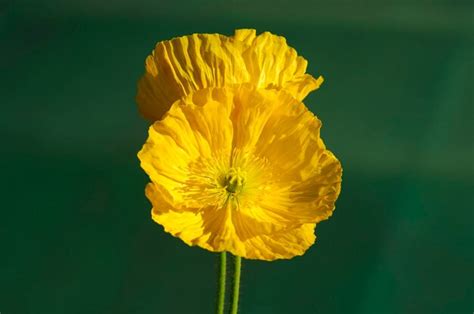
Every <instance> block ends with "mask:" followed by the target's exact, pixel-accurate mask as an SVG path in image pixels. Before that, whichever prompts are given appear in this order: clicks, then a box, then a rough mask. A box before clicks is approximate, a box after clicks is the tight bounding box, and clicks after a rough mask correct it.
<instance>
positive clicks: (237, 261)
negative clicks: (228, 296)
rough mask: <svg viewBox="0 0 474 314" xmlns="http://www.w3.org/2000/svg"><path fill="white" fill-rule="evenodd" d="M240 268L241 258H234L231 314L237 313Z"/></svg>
mask: <svg viewBox="0 0 474 314" xmlns="http://www.w3.org/2000/svg"><path fill="white" fill-rule="evenodd" d="M241 268H242V258H241V257H240V256H236V257H235V264H234V290H233V292H232V310H231V313H232V314H237V312H238V311H239V290H240V270H241Z"/></svg>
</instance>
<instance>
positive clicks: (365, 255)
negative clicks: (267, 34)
mask: <svg viewBox="0 0 474 314" xmlns="http://www.w3.org/2000/svg"><path fill="white" fill-rule="evenodd" d="M473 12H474V8H473V3H472V1H461V2H460V1H438V2H436V3H435V2H433V1H420V0H418V1H398V2H384V4H382V3H381V2H380V1H375V0H371V1H363V2H362V1H360V2H348V1H347V2H339V3H337V2H329V1H327V2H314V1H296V0H295V1H289V2H278V1H274V2H270V1H256V0H254V1H222V2H217V1H216V2H214V1H210V0H207V1H200V2H193V1H189V2H179V1H166V2H163V1H152V0H137V1H125V0H120V1H111V2H108V1H95V0H94V1H93V0H84V1H60V0H52V1H48V2H44V1H33V0H30V1H28V0H23V1H13V2H3V3H2V4H1V5H0V105H1V115H0V132H1V140H2V144H1V145H0V153H1V154H0V156H1V157H0V166H1V171H2V175H1V180H0V182H1V185H2V186H1V189H0V191H1V201H2V203H1V205H0V208H1V217H0V245H1V246H0V249H1V251H0V312H1V313H2V314H23V313H28V314H29V313H32V314H34V313H41V314H42V313H45V314H56V313H61V314H62V313H64V314H69V313H115V314H116V313H191V314H192V313H212V312H213V309H214V298H215V290H216V286H215V281H216V276H215V272H216V270H217V256H216V255H215V254H211V253H209V252H207V251H204V250H202V249H199V248H189V247H187V246H186V245H185V244H183V243H182V242H181V241H180V240H178V239H175V238H173V237H171V236H170V235H168V234H166V233H165V232H164V231H163V229H162V228H161V227H160V226H159V225H157V224H155V223H153V222H152V221H151V219H150V213H149V210H150V204H149V203H148V201H147V200H146V199H145V197H144V187H145V184H146V182H147V177H146V175H145V174H144V173H143V171H142V170H141V169H140V168H139V163H138V160H137V157H136V153H137V151H138V150H139V149H140V147H141V145H142V144H143V142H144V140H145V138H146V135H147V126H148V125H147V122H146V121H144V120H142V119H141V117H140V116H139V114H138V112H137V109H136V105H135V102H134V97H135V92H136V82H137V79H138V78H139V77H140V75H141V74H142V73H143V71H144V59H145V57H146V55H147V54H148V53H149V52H150V51H151V50H152V48H153V47H154V45H155V43H156V42H157V41H160V40H164V39H169V38H171V37H174V36H179V35H184V34H190V33H196V32H199V33H200V32H218V33H222V34H227V35H231V34H232V33H233V30H234V29H235V28H242V27H247V28H248V27H251V28H256V29H257V30H258V32H262V31H267V30H268V31H271V32H273V33H276V34H280V35H283V36H285V37H286V38H287V40H288V42H289V44H290V45H291V46H293V47H295V48H296V49H297V51H298V52H299V53H300V54H301V55H302V56H304V57H305V58H306V59H308V61H309V68H308V71H309V73H311V74H313V75H319V74H322V75H324V77H325V79H326V81H325V83H324V84H323V86H322V87H321V89H320V90H319V91H317V92H315V93H313V94H311V96H309V97H308V98H307V100H306V101H305V102H306V104H307V105H308V106H309V107H310V108H311V109H312V110H313V111H314V112H315V113H316V114H317V115H318V116H319V117H320V118H321V120H322V121H323V122H324V127H323V130H322V136H323V138H324V139H325V141H326V143H327V145H328V147H329V148H330V149H331V150H332V151H333V152H334V153H335V154H336V155H337V156H338V157H339V159H340V160H341V161H342V164H343V166H344V177H343V188H342V194H341V196H340V198H339V200H338V201H337V209H336V211H335V213H334V216H333V217H332V218H331V219H330V220H328V221H325V222H323V223H321V224H320V225H319V226H318V228H317V235H318V241H317V243H316V244H315V245H314V246H313V247H312V248H311V249H310V250H309V251H308V252H307V253H306V254H305V255H304V256H303V257H297V258H294V259H292V260H288V261H276V262H271V263H269V262H263V261H244V265H243V278H242V280H243V282H242V293H241V313H246V314H251V313H257V314H260V313H262V314H265V313H277V314H278V313H472V311H473V310H474V301H473V300H474V288H473V282H474V268H473V267H474V266H473V265H474V234H473V233H474V231H473V230H474V228H473V223H474V216H473V209H474V208H473V207H474V206H473V205H474V204H473V193H474V179H473V178H474V167H473V160H474V156H473V155H474V153H473V152H474V149H473V143H474V141H473V140H474V136H473V134H474V130H473V126H472V125H473V89H472V88H473V60H474V59H473V43H474V41H473V29H474V28H473V22H472V21H473Z"/></svg>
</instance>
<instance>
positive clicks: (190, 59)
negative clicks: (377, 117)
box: [136, 29, 323, 121]
mask: <svg viewBox="0 0 474 314" xmlns="http://www.w3.org/2000/svg"><path fill="white" fill-rule="evenodd" d="M306 66H307V61H306V60H305V59H304V58H302V57H301V56H298V55H297V53H296V51H295V50H294V49H293V48H291V47H289V46H288V45H287V43H286V40H285V38H284V37H281V36H276V35H273V34H271V33H268V32H265V33H262V34H260V35H258V36H257V35H256V32H255V30H254V29H240V30H236V31H235V34H234V36H231V37H227V36H224V35H220V34H193V35H189V36H183V37H178V38H174V39H172V40H167V41H162V42H159V43H158V44H157V45H156V47H155V49H154V50H153V52H152V54H151V55H149V56H148V57H147V58H146V72H145V74H144V75H143V77H142V78H141V79H140V81H139V83H138V93H137V97H136V99H137V103H138V106H139V109H140V112H141V113H142V115H143V116H144V117H145V118H147V119H149V120H151V121H155V120H158V119H161V118H162V116H163V115H164V114H165V113H166V112H167V111H168V109H169V108H170V107H171V105H172V104H173V103H174V102H175V101H177V100H179V99H181V98H182V97H184V96H186V95H189V94H191V93H193V92H195V91H197V90H200V89H203V88H209V87H225V86H232V85H236V84H237V85H238V84H243V83H249V84H252V85H253V86H255V87H257V88H267V89H276V90H280V89H281V90H285V91H286V92H288V93H289V94H291V95H292V96H293V97H294V98H296V99H297V100H303V99H304V98H305V97H306V95H308V93H310V92H311V91H313V90H315V89H317V88H318V87H319V86H320V85H321V83H322V82H323V78H322V77H318V78H317V79H315V78H314V77H312V76H311V75H309V74H306V73H305V72H306Z"/></svg>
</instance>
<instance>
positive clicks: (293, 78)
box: [234, 29, 323, 100]
mask: <svg viewBox="0 0 474 314" xmlns="http://www.w3.org/2000/svg"><path fill="white" fill-rule="evenodd" d="M234 38H236V39H238V40H240V41H242V42H244V43H245V44H246V49H245V50H244V52H243V57H244V61H245V65H246V67H247V70H248V72H249V75H250V83H251V84H253V85H255V86H256V87H258V88H262V87H263V88H275V89H283V90H285V91H286V92H288V93H290V94H291V95H292V96H293V97H294V98H296V99H297V100H303V99H304V98H305V97H306V96H307V95H308V94H309V93H310V92H311V91H313V90H316V89H318V88H319V86H320V85H321V84H322V83H323V77H322V76H320V77H318V78H317V79H315V78H314V77H312V76H311V75H309V74H306V73H305V72H306V68H307V66H308V62H307V61H306V60H305V59H304V58H303V57H301V56H298V54H297V52H296V50H295V49H293V48H291V47H290V46H288V44H287V43H286V39H285V38H284V37H282V36H277V35H273V34H272V33H269V32H264V33H262V34H260V35H258V36H256V33H255V30H253V29H242V30H236V31H235V35H234Z"/></svg>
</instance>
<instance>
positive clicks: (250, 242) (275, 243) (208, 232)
mask: <svg viewBox="0 0 474 314" xmlns="http://www.w3.org/2000/svg"><path fill="white" fill-rule="evenodd" d="M216 36H217V35H216ZM225 40H227V39H225ZM249 40H250V41H251V40H255V38H253V39H252V38H250V39H245V38H242V43H243V44H247V41H249ZM233 73H235V71H233ZM269 77H270V76H269ZM187 82H188V83H189V84H194V83H190V82H194V81H192V80H189V81H187ZM200 82H203V81H200ZM292 86H294V85H292ZM257 87H258V85H257V86H255V84H242V85H232V86H231V85H226V86H225V87H211V88H200V89H199V90H195V91H192V92H191V91H186V93H188V92H189V94H187V95H186V96H184V97H183V96H180V99H179V100H177V101H176V102H174V104H173V105H172V106H171V108H170V109H169V111H168V112H167V113H166V114H165V116H164V117H163V118H162V120H159V121H156V122H155V123H154V124H153V125H152V126H151V127H150V129H149V137H148V139H147V141H146V143H145V145H144V146H143V148H142V150H141V151H140V152H139V154H138V156H139V159H140V161H141V166H142V168H143V169H144V170H145V171H146V173H147V174H148V175H149V177H150V180H151V183H149V184H148V186H147V188H146V195H147V197H148V198H149V200H150V201H151V203H152V205H153V209H152V217H153V219H154V220H155V221H156V222H157V223H159V224H161V225H163V227H164V228H165V230H166V231H167V232H169V233H171V234H172V235H174V236H176V237H179V238H180V239H182V240H183V241H184V242H185V243H187V244H188V245H197V246H200V247H202V248H205V249H207V250H210V251H214V252H222V251H229V252H231V253H232V254H234V255H236V256H241V257H245V258H248V259H262V260H274V259H288V258H292V257H294V256H296V255H301V254H303V253H304V252H305V251H306V250H307V249H308V248H309V247H310V246H311V245H312V244H313V243H314V241H315V236H314V228H315V226H316V223H318V222H320V221H322V220H325V219H327V218H328V217H329V216H331V214H332V212H333V210H334V203H335V201H336V199H337V197H338V195H339V192H340V186H341V175H342V168H341V165H340V163H339V161H338V160H337V159H336V157H335V156H334V155H333V154H332V153H331V152H330V151H328V150H327V149H326V148H325V145H324V143H323V141H322V140H321V138H320V128H321V122H320V121H319V120H318V119H317V118H316V117H315V116H314V115H313V114H312V113H311V112H310V111H309V110H308V109H307V108H306V107H305V106H304V104H303V103H301V102H300V101H299V100H298V99H297V98H295V94H294V93H291V91H289V90H286V89H285V88H280V89H263V88H257ZM299 90H301V89H299ZM293 91H294V90H293ZM301 95H302V94H301ZM301 95H300V96H301ZM300 98H301V97H300ZM170 100H171V99H170Z"/></svg>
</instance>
